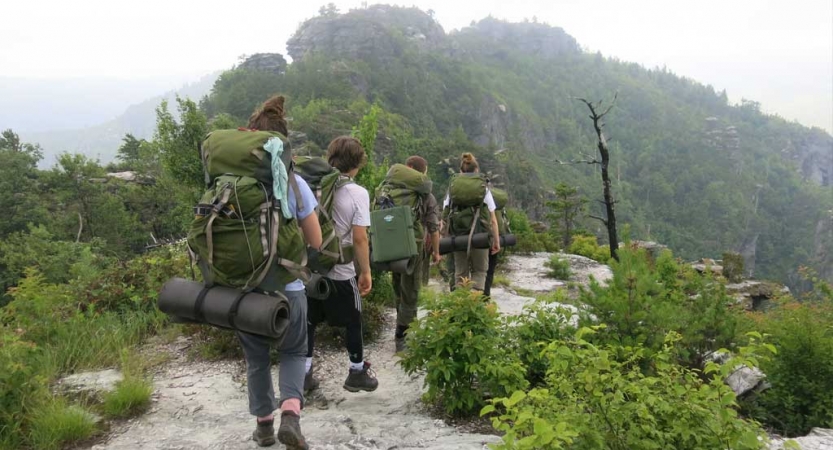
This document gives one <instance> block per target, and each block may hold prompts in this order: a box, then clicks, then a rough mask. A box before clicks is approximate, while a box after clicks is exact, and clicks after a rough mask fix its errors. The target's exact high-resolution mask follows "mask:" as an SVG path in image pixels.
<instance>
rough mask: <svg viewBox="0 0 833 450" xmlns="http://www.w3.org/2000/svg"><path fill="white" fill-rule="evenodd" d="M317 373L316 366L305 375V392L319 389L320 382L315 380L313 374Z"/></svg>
mask: <svg viewBox="0 0 833 450" xmlns="http://www.w3.org/2000/svg"><path fill="white" fill-rule="evenodd" d="M314 371H315V365H312V366H311V367H310V368H309V372H307V373H306V375H304V392H305V393H306V392H311V391H314V390H316V389H318V385H319V383H318V380H316V379H315V376H314V375H313V372H314Z"/></svg>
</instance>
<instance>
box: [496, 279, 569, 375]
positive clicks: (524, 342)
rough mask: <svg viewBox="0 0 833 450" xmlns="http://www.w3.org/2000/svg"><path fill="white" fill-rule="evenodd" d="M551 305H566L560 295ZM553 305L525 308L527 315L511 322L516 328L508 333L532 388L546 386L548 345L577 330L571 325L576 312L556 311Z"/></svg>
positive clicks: (514, 318) (546, 304)
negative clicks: (544, 381) (545, 350)
mask: <svg viewBox="0 0 833 450" xmlns="http://www.w3.org/2000/svg"><path fill="white" fill-rule="evenodd" d="M558 292H559V293H557V294H556V296H555V298H552V299H548V300H551V301H563V299H562V298H561V295H562V294H560V292H562V291H558ZM548 303H549V302H540V301H539V302H535V303H534V304H532V305H529V306H525V307H524V309H523V312H522V313H521V314H520V315H518V316H516V317H513V318H511V319H510V320H511V323H512V325H513V326H512V327H510V328H508V329H507V333H508V341H509V342H510V343H511V347H512V349H511V350H510V351H511V352H512V353H513V354H517V355H518V356H519V357H520V358H521V363H522V364H523V365H524V367H526V379H527V380H529V383H530V385H532V386H536V385H539V384H540V383H542V382H543V380H544V376H545V375H546V373H547V368H548V367H549V361H547V358H546V355H545V353H544V352H543V350H544V349H545V348H546V346H547V344H549V343H550V342H554V341H557V340H561V339H566V338H567V337H568V336H572V334H573V332H574V331H575V329H574V327H572V326H571V325H569V321H570V318H571V317H572V316H573V312H572V311H570V310H569V309H566V308H556V307H553V306H551V305H549V304H548Z"/></svg>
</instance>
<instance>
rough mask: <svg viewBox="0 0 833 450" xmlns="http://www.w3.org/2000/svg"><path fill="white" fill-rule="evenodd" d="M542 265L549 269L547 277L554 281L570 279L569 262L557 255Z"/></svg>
mask: <svg viewBox="0 0 833 450" xmlns="http://www.w3.org/2000/svg"><path fill="white" fill-rule="evenodd" d="M544 265H545V266H546V267H547V269H549V271H548V272H547V276H548V277H550V278H555V279H556V280H568V279H569V278H570V275H571V273H570V261H568V260H566V259H564V258H562V257H561V256H559V255H552V256H551V257H550V260H549V261H547V262H545V263H544Z"/></svg>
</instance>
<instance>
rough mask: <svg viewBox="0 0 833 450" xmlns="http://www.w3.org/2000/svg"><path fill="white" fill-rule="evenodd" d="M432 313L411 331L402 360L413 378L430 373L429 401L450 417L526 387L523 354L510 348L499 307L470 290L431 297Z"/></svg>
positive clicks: (478, 407)
mask: <svg viewBox="0 0 833 450" xmlns="http://www.w3.org/2000/svg"><path fill="white" fill-rule="evenodd" d="M425 306H426V308H427V309H428V310H429V312H428V315H427V316H425V317H424V318H422V319H418V320H417V321H415V322H414V324H413V325H412V326H411V328H410V330H409V331H408V337H407V342H408V348H409V351H408V352H407V353H406V354H405V357H404V358H402V359H401V360H400V364H401V365H402V367H403V369H405V371H406V372H407V373H408V374H413V373H416V372H417V371H425V385H426V386H428V392H426V393H425V395H424V396H423V398H424V400H426V401H428V402H431V403H436V404H440V405H442V406H443V408H445V411H446V412H447V413H448V414H454V415H465V414H471V413H473V412H475V411H477V410H479V409H480V408H481V407H482V406H483V404H484V402H485V399H486V397H488V396H502V395H507V394H508V393H509V392H512V391H514V390H516V389H522V388H525V387H526V385H527V382H526V380H525V379H524V368H523V366H522V365H521V362H520V360H519V359H518V356H517V355H516V354H514V353H512V352H510V351H507V349H506V348H505V340H504V336H505V334H504V333H505V331H504V330H505V323H503V322H502V321H501V319H500V316H499V315H498V313H497V309H496V307H495V305H494V304H491V303H486V301H485V298H484V297H483V296H481V295H478V294H476V293H474V292H471V291H469V290H467V289H462V288H460V289H456V290H455V291H454V292H453V293H450V294H443V295H438V296H436V297H434V298H428V299H427V302H426V305H425Z"/></svg>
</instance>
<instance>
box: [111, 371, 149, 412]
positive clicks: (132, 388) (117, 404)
mask: <svg viewBox="0 0 833 450" xmlns="http://www.w3.org/2000/svg"><path fill="white" fill-rule="evenodd" d="M152 393H153V386H152V385H151V384H150V383H148V382H147V381H146V380H144V379H142V378H137V377H133V376H131V377H125V379H124V380H122V381H120V382H119V383H118V384H117V385H116V389H115V390H114V391H112V392H108V393H107V394H106V395H105V396H104V403H103V404H102V405H101V409H102V411H103V412H104V415H105V416H107V417H111V418H118V419H122V418H126V417H131V416H135V415H137V414H140V413H142V412H143V411H144V410H145V409H147V407H148V405H150V395H151V394H152Z"/></svg>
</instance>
